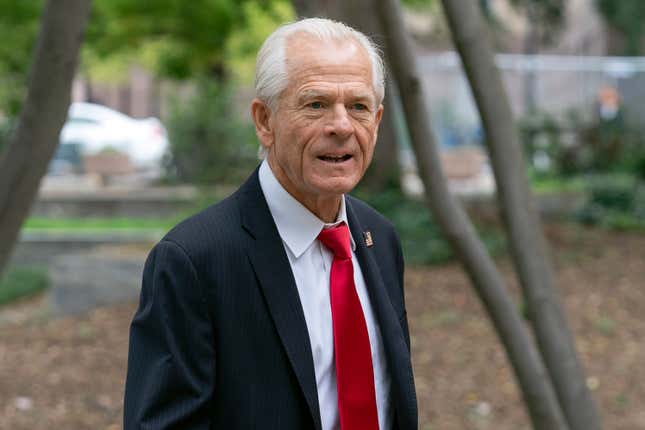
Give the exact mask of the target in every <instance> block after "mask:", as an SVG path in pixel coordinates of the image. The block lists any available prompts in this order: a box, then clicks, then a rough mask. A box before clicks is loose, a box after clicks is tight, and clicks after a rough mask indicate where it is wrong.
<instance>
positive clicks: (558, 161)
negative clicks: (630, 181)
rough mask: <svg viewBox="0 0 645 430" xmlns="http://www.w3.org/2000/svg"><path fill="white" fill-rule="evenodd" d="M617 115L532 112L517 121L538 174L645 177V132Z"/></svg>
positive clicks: (532, 166) (529, 157)
mask: <svg viewBox="0 0 645 430" xmlns="http://www.w3.org/2000/svg"><path fill="white" fill-rule="evenodd" d="M622 118H623V116H622V114H621V115H618V116H616V117H615V118H613V119H611V120H596V121H594V122H585V121H583V120H581V119H580V118H579V116H578V115H576V113H575V112H569V113H568V114H567V115H565V116H564V117H563V118H556V117H554V116H552V115H550V114H548V113H546V112H534V113H532V114H530V115H527V116H526V117H524V118H522V119H521V120H520V121H519V122H518V127H519V131H520V136H521V138H522V143H523V145H524V148H525V151H526V153H527V156H528V157H527V158H528V160H529V162H530V163H531V169H533V170H534V171H535V172H536V174H537V175H542V176H551V177H553V176H556V177H557V176H568V177H573V176H576V175H577V176H579V175H582V174H590V173H593V174H602V173H612V172H613V173H619V172H623V173H629V174H634V175H637V176H639V177H643V178H645V135H643V133H642V132H641V131H639V130H636V129H635V128H633V127H632V126H628V125H626V124H625V123H624V121H623V120H622Z"/></svg>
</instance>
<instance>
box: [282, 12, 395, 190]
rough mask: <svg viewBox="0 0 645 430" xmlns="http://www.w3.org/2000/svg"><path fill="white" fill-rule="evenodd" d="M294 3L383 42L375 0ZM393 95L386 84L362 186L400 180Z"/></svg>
mask: <svg viewBox="0 0 645 430" xmlns="http://www.w3.org/2000/svg"><path fill="white" fill-rule="evenodd" d="M293 5H294V8H295V9H296V12H297V13H298V15H299V16H302V17H312V16H323V17H327V18H330V19H334V20H337V21H341V22H344V23H347V24H348V25H350V26H352V27H353V28H356V29H357V30H359V31H361V32H363V33H365V34H366V35H368V36H371V37H372V38H373V39H374V41H375V42H376V43H379V44H382V42H383V39H384V36H383V30H382V28H381V25H380V22H379V21H378V20H377V19H374V18H375V16H374V13H371V12H369V11H371V10H372V9H373V7H372V1H371V0H353V1H342V0H318V1H316V0H293ZM393 97H396V94H394V93H393V92H392V91H388V90H387V88H386V94H385V100H384V101H383V106H384V111H383V120H382V121H381V125H380V126H379V134H378V140H377V143H376V148H375V150H374V157H373V159H372V163H371V164H370V168H369V169H368V170H367V172H366V173H365V177H364V178H363V179H362V180H361V187H365V188H367V189H370V190H372V191H381V190H383V189H384V188H387V187H388V186H391V185H396V186H398V184H399V182H400V180H399V176H400V173H401V171H400V169H399V156H398V155H399V154H398V152H399V151H398V145H397V135H396V124H395V122H394V119H395V118H394V113H393V112H392V109H393V106H394V102H393V101H392V98H393Z"/></svg>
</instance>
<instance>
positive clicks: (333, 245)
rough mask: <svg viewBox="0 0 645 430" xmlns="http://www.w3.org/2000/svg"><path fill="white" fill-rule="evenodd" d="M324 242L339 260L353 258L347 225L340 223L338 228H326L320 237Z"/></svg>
mask: <svg viewBox="0 0 645 430" xmlns="http://www.w3.org/2000/svg"><path fill="white" fill-rule="evenodd" d="M318 240H319V241H321V242H322V244H323V245H325V246H326V247H327V248H329V250H330V251H331V252H333V253H334V257H337V258H352V251H351V247H350V242H349V229H348V228H347V224H345V223H344V222H343V223H340V224H338V225H337V226H336V227H331V228H324V229H323V230H322V231H321V232H320V234H319V235H318Z"/></svg>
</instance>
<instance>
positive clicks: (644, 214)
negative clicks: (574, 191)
mask: <svg viewBox="0 0 645 430" xmlns="http://www.w3.org/2000/svg"><path fill="white" fill-rule="evenodd" d="M587 193H588V194H589V199H588V201H587V203H586V204H585V205H584V206H583V207H581V208H580V209H579V210H578V211H577V213H576V214H575V218H576V220H577V221H579V222H582V223H584V224H590V225H598V226H601V227H606V228H611V229H617V230H634V231H645V182H643V181H642V180H639V179H638V178H636V177H635V176H633V175H626V174H605V175H596V176H591V177H589V178H588V181H587Z"/></svg>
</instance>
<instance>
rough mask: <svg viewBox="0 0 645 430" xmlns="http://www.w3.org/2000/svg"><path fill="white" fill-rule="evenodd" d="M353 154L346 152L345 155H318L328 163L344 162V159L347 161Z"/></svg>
mask: <svg viewBox="0 0 645 430" xmlns="http://www.w3.org/2000/svg"><path fill="white" fill-rule="evenodd" d="M350 158H352V156H351V155H350V154H344V155H320V156H318V159H319V160H322V161H326V162H327V163H342V162H343V161H347V160H349V159H350Z"/></svg>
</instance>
